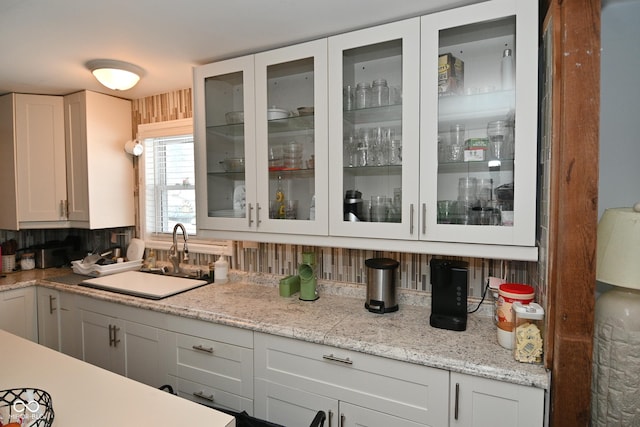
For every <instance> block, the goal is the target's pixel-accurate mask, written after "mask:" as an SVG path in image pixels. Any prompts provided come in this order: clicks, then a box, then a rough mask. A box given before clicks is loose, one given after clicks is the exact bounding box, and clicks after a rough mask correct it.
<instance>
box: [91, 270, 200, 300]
mask: <svg viewBox="0 0 640 427" xmlns="http://www.w3.org/2000/svg"><path fill="white" fill-rule="evenodd" d="M207 283H208V282H207V281H206V280H198V279H186V278H182V277H173V276H163V275H161V274H150V273H143V272H141V271H124V272H122V273H116V274H112V275H109V276H103V277H96V278H91V279H86V280H83V281H82V282H81V283H80V284H81V285H82V286H87V287H90V288H96V289H102V290H105V291H112V292H118V293H122V294H127V295H133V296H137V297H143V298H150V299H162V298H166V297H169V296H171V295H175V294H178V293H180V292H185V291H188V290H191V289H195V288H197V287H200V286H202V285H206V284H207Z"/></svg>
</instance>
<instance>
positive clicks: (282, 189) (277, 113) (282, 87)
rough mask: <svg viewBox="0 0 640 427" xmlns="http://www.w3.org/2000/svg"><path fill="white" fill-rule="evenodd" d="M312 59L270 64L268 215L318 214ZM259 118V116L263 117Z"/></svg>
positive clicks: (292, 217) (293, 217) (311, 216)
mask: <svg viewBox="0 0 640 427" xmlns="http://www.w3.org/2000/svg"><path fill="white" fill-rule="evenodd" d="M313 69H314V60H313V58H305V59H300V60H296V61H290V62H286V63H280V64H275V65H270V66H268V67H267V102H268V105H267V117H266V119H267V121H268V132H269V133H268V141H267V144H268V156H269V158H268V159H267V160H268V161H265V162H262V163H259V164H264V165H268V168H269V218H271V219H290V220H309V219H314V218H315V210H314V209H315V198H314V194H315V173H314V172H315V168H314V166H315V162H314V160H315V154H314V153H315V144H314V93H313V92H314V90H313V87H314V84H313V83H314V80H313V79H314V74H313ZM261 119H262V118H261V117H258V120H261Z"/></svg>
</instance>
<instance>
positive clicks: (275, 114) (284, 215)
mask: <svg viewBox="0 0 640 427" xmlns="http://www.w3.org/2000/svg"><path fill="white" fill-rule="evenodd" d="M326 94H327V41H326V39H324V40H319V41H315V42H309V43H303V44H300V45H295V46H291V47H286V48H282V49H276V50H272V51H268V52H264V53H259V54H256V55H249V56H245V57H241V58H237V59H231V60H228V61H221V62H218V63H213V64H209V65H204V66H201V67H198V68H196V69H195V71H194V105H195V130H194V131H195V137H196V141H197V142H198V143H197V144H196V146H197V148H196V159H195V160H196V173H197V177H198V182H197V189H196V191H197V192H198V199H197V200H198V206H197V210H198V228H201V229H207V230H219V231H222V232H226V231H254V232H275V233H279V234H282V233H294V234H314V235H326V234H327V228H328V227H327V215H328V201H327V182H328V178H327V173H328V171H327V155H328V154H327V153H328V148H327V129H328V126H327V101H326V99H327V96H326ZM202 141H204V142H205V143H202Z"/></svg>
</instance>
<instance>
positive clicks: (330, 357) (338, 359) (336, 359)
mask: <svg viewBox="0 0 640 427" xmlns="http://www.w3.org/2000/svg"><path fill="white" fill-rule="evenodd" d="M322 358H323V359H325V360H330V361H332V362H339V363H344V364H345V365H353V360H351V359H349V358H348V357H347V358H346V359H343V358H341V357H336V356H334V355H333V354H329V355H326V354H323V355H322Z"/></svg>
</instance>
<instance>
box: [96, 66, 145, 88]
mask: <svg viewBox="0 0 640 427" xmlns="http://www.w3.org/2000/svg"><path fill="white" fill-rule="evenodd" d="M86 66H87V68H88V69H89V70H90V71H91V72H92V73H93V75H94V76H95V78H96V79H98V81H99V82H100V83H102V84H103V85H104V86H106V87H108V88H109V89H112V90H128V89H131V88H132V87H134V86H135V85H136V83H138V81H139V80H140V77H142V76H143V75H144V70H143V69H142V68H140V67H138V66H137V65H133V64H130V63H128V62H123V61H116V60H113V59H94V60H92V61H89V62H87V64H86Z"/></svg>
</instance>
